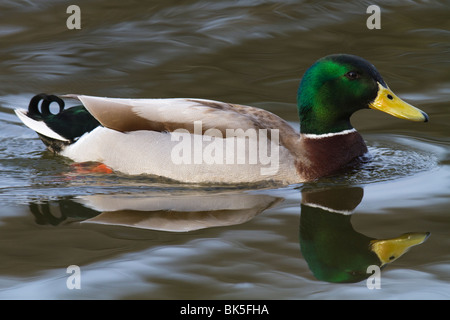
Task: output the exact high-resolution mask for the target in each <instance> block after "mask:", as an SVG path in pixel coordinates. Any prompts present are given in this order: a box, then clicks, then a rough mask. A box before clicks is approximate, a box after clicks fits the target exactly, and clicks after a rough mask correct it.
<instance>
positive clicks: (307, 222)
mask: <svg viewBox="0 0 450 320" xmlns="http://www.w3.org/2000/svg"><path fill="white" fill-rule="evenodd" d="M363 192H364V191H363V189H362V188H360V187H342V188H332V189H324V190H317V189H313V190H307V189H304V190H303V191H302V203H301V216H300V248H301V252H302V255H303V257H304V258H305V260H306V261H307V263H308V266H309V268H310V270H311V271H312V273H313V274H314V276H315V277H316V278H317V279H318V280H323V281H327V282H359V281H362V280H364V279H367V278H368V277H369V276H371V275H372V273H371V272H368V271H367V269H368V267H369V266H373V265H375V266H378V267H380V268H383V267H385V266H386V265H387V264H389V263H391V262H393V261H395V260H396V259H398V258H399V257H400V256H402V255H403V254H404V253H405V252H406V251H408V250H409V249H410V248H411V247H413V246H415V245H418V244H421V243H423V242H424V241H425V240H426V239H427V238H428V236H429V233H428V232H414V233H405V234H402V235H400V236H398V237H395V238H391V239H374V238H371V237H368V236H366V235H364V234H361V233H359V232H357V231H355V230H354V228H353V226H352V223H351V218H352V212H353V210H354V209H355V208H356V207H357V206H358V205H359V203H360V202H361V200H362V198H363Z"/></svg>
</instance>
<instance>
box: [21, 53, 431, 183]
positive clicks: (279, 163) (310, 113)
mask: <svg viewBox="0 0 450 320" xmlns="http://www.w3.org/2000/svg"><path fill="white" fill-rule="evenodd" d="M61 98H75V99H78V100H79V101H81V103H82V105H80V106H74V107H71V108H67V109H64V101H63V100H62V99H61ZM54 102H55V103H57V104H58V105H59V108H60V110H59V112H58V113H56V114H55V113H52V112H51V111H50V104H51V103H54ZM297 105H298V113H299V117H300V131H299V132H298V131H297V130H294V128H292V126H291V125H289V124H288V123H287V122H286V121H285V120H283V119H281V118H280V117H278V116H277V115H275V114H273V113H271V112H269V111H266V110H262V109H258V108H255V107H250V106H244V105H239V104H231V103H224V102H219V101H213V100H205V99H187V98H186V99H185V98H176V99H122V98H102V97H94V96H86V95H64V96H61V97H57V96H54V95H46V94H40V95H37V96H35V97H33V98H32V99H31V101H30V104H29V106H28V110H23V109H19V110H16V114H17V116H18V117H19V118H20V119H21V120H22V121H23V122H24V124H25V125H27V126H28V127H30V128H31V129H33V130H35V131H36V132H37V133H38V135H39V136H40V138H41V139H42V141H43V142H44V143H45V144H46V146H47V147H48V149H50V150H51V151H53V152H55V153H58V154H61V155H63V156H65V157H68V158H70V159H72V160H73V161H75V162H91V161H92V162H98V163H102V164H103V165H105V166H106V167H107V168H110V169H111V170H114V171H117V172H121V173H124V174H129V175H139V174H150V175H157V176H162V177H165V178H169V179H173V180H177V181H181V182H186V183H253V182H260V181H265V180H272V181H277V182H283V183H298V182H304V181H310V180H314V179H317V178H319V177H322V176H327V175H331V174H333V173H336V172H337V171H339V170H341V169H342V168H344V167H346V166H347V165H348V164H349V163H351V162H353V161H355V160H356V159H358V158H360V157H361V156H363V155H364V154H365V153H366V152H367V147H366V144H365V143H364V140H363V138H362V137H361V135H360V134H359V133H358V132H357V131H356V130H355V129H354V128H353V127H352V125H351V123H350V116H351V115H352V114H353V113H354V112H355V111H358V110H360V109H367V108H371V109H377V110H381V111H383V112H386V113H389V114H391V115H393V116H395V117H398V118H402V119H408V120H412V121H421V122H426V121H428V116H427V115H426V114H425V113H424V112H423V111H421V110H419V109H417V108H415V107H413V106H411V105H410V104H408V103H406V102H404V101H402V100H401V99H400V98H398V97H397V96H396V95H395V94H394V93H393V92H392V91H391V90H390V89H389V88H388V86H387V85H386V83H385V82H384V80H383V78H382V77H381V75H380V74H379V72H378V71H377V70H376V69H375V67H374V66H373V65H372V64H370V63H369V62H368V61H366V60H364V59H363V58H360V57H357V56H354V55H347V54H336V55H330V56H326V57H324V58H322V59H320V60H318V61H317V62H315V63H314V64H313V65H312V66H311V67H310V68H309V69H308V70H307V71H306V72H305V74H304V76H303V78H302V80H301V82H300V86H299V89H298V94H297Z"/></svg>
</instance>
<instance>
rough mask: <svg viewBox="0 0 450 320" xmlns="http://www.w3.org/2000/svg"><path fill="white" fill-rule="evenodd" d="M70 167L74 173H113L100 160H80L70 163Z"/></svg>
mask: <svg viewBox="0 0 450 320" xmlns="http://www.w3.org/2000/svg"><path fill="white" fill-rule="evenodd" d="M71 168H72V169H73V170H74V173H76V174H90V173H102V174H109V173H113V170H112V169H111V168H110V167H108V166H107V165H105V164H104V163H100V162H81V163H74V164H72V165H71Z"/></svg>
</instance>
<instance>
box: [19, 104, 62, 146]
mask: <svg viewBox="0 0 450 320" xmlns="http://www.w3.org/2000/svg"><path fill="white" fill-rule="evenodd" d="M14 111H15V112H16V115H17V116H18V117H19V119H20V120H22V122H23V123H24V124H25V125H26V126H27V127H29V128H30V129H32V130H34V131H36V132H37V133H39V134H41V135H43V136H46V137H48V138H52V139H56V140H60V141H67V142H68V141H70V140H68V139H66V138H64V137H62V136H61V135H59V134H57V133H56V132H55V131H53V130H52V129H50V128H49V127H48V126H47V125H46V124H45V122H44V121H37V120H34V119H32V118H30V117H28V115H27V113H28V112H27V111H26V110H24V109H16V110H14Z"/></svg>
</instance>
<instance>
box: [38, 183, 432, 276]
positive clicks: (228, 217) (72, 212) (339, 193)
mask: <svg viewBox="0 0 450 320" xmlns="http://www.w3.org/2000/svg"><path fill="white" fill-rule="evenodd" d="M362 198H363V189H362V188H360V187H333V188H328V189H320V188H317V187H314V188H309V187H308V186H307V185H305V186H304V187H303V188H302V202H301V214H300V230H299V231H300V234H299V241H300V249H301V253H302V256H303V257H304V259H305V260H306V262H307V263H308V266H309V268H310V270H311V271H312V273H313V275H314V276H315V277H316V278H317V279H318V280H322V281H327V282H359V281H362V280H364V279H366V278H368V277H369V276H370V275H371V273H368V272H367V268H368V267H369V266H372V265H376V266H379V267H380V268H383V267H384V266H386V265H387V264H388V263H391V262H393V261H394V260H396V259H398V258H399V257H400V256H402V255H403V254H404V253H405V252H406V251H408V249H410V248H411V247H412V246H415V245H418V244H421V243H423V242H424V241H425V240H426V239H427V237H428V236H429V233H427V232H422V233H420V232H418V233H406V234H403V235H400V236H398V237H396V238H392V239H374V238H371V237H368V236H366V235H364V234H361V233H359V232H357V231H355V230H354V228H353V226H352V224H351V218H352V212H353V210H354V209H355V208H356V207H357V206H358V205H359V203H360V202H361V200H362ZM282 200H283V199H282V198H279V197H274V196H271V195H267V194H261V193H250V192H244V191H241V192H239V193H238V192H221V193H210V192H201V191H199V192H192V191H191V192H186V193H180V194H168V193H167V194H166V193H164V192H150V193H141V194H97V195H87V196H79V197H76V198H67V199H60V200H59V201H56V202H54V201H48V202H43V203H40V204H36V203H32V204H30V209H31V212H32V213H33V214H34V216H35V218H36V221H37V222H38V223H40V224H53V225H58V224H61V223H63V222H70V221H81V223H89V224H92V223H95V224H103V225H118V226H127V227H132V228H141V229H149V230H160V231H171V232H188V231H193V230H199V229H205V228H212V227H219V226H222V227H224V226H228V227H230V226H233V225H239V224H242V223H245V222H247V221H250V220H251V219H253V218H254V217H255V216H257V215H258V214H260V213H261V212H263V211H265V210H267V209H268V208H271V207H273V206H275V205H276V204H278V203H279V202H281V201H282Z"/></svg>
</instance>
